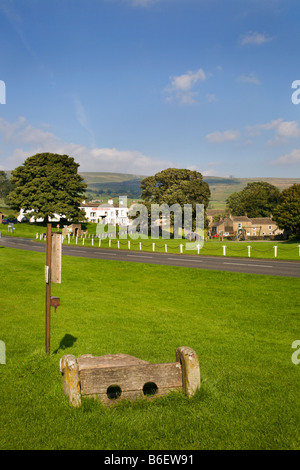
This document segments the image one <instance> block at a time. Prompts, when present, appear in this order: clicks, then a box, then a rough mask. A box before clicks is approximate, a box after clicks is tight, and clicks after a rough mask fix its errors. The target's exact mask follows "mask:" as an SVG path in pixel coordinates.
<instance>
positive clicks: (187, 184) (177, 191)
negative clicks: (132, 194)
mask: <svg viewBox="0 0 300 470" xmlns="http://www.w3.org/2000/svg"><path fill="white" fill-rule="evenodd" d="M140 187H141V189H142V193H141V197H142V200H143V202H144V204H145V205H146V206H147V208H148V212H149V214H150V210H151V204H159V205H161V204H167V205H168V206H170V207H171V206H172V205H173V204H179V205H180V207H181V208H182V209H184V204H191V205H192V214H193V220H195V216H196V205H197V204H203V205H204V209H207V206H208V203H209V199H210V189H209V185H208V184H207V183H206V182H205V181H203V176H202V174H201V173H199V172H198V171H192V170H187V169H177V168H168V169H166V170H163V171H160V172H159V173H156V174H155V175H154V176H148V177H147V178H144V179H143V180H142V181H141V185H140ZM171 220H172V219H171Z"/></svg>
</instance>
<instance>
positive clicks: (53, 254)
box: [45, 224, 62, 354]
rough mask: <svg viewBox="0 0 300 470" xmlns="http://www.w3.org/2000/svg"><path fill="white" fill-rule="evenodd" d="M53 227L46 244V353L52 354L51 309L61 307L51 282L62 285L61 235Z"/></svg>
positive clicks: (48, 227)
mask: <svg viewBox="0 0 300 470" xmlns="http://www.w3.org/2000/svg"><path fill="white" fill-rule="evenodd" d="M51 228H52V225H51V224H47V242H46V266H45V281H46V353H47V354H49V353H50V319H51V307H54V308H55V311H56V309H57V307H58V306H59V305H60V299H59V297H51V282H53V283H54V284H60V283H61V252H62V245H61V234H60V233H52V231H51Z"/></svg>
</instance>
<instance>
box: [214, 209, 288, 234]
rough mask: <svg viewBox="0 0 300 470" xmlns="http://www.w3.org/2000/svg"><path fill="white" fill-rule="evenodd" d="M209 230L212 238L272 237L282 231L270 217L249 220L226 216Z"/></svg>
mask: <svg viewBox="0 0 300 470" xmlns="http://www.w3.org/2000/svg"><path fill="white" fill-rule="evenodd" d="M210 228H211V235H212V236H214V235H218V236H223V237H228V236H231V237H232V236H234V237H237V238H238V237H239V236H241V235H245V236H247V237H262V236H268V237H273V236H275V235H280V234H282V233H283V230H280V229H279V228H278V227H277V224H276V222H275V221H274V220H273V219H272V216H271V215H270V217H259V218H249V217H248V216H247V215H244V216H232V215H231V214H228V215H227V216H226V217H224V218H223V219H221V220H220V221H219V222H215V223H212V224H211V226H210Z"/></svg>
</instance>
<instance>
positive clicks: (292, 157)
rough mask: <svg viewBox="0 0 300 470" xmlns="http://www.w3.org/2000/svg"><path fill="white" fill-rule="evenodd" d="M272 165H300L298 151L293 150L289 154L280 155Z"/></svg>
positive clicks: (299, 150) (299, 152)
mask: <svg viewBox="0 0 300 470" xmlns="http://www.w3.org/2000/svg"><path fill="white" fill-rule="evenodd" d="M271 164H272V165H295V164H300V149H294V150H292V151H291V152H290V153H287V154H285V155H282V156H281V157H279V158H277V160H274V161H273V162H271Z"/></svg>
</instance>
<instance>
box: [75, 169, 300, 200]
mask: <svg viewBox="0 0 300 470" xmlns="http://www.w3.org/2000/svg"><path fill="white" fill-rule="evenodd" d="M81 176H82V177H83V178H84V180H85V182H86V183H87V185H88V189H87V194H88V196H89V197H90V198H92V199H96V198H101V199H103V200H105V199H107V198H109V197H118V196H127V197H128V198H129V199H139V198H140V196H141V189H140V181H141V180H142V179H143V178H145V176H143V175H132V174H125V173H96V172H89V173H81ZM204 181H206V182H207V183H208V184H209V187H210V191H211V202H210V206H209V207H210V208H211V209H224V208H225V205H226V202H225V201H226V199H227V198H228V196H230V194H232V193H234V192H237V191H241V190H242V189H243V188H244V187H245V186H247V184H248V183H250V182H254V181H266V182H268V183H270V184H273V185H274V186H277V187H278V188H279V189H280V190H281V191H282V190H283V189H285V188H288V187H289V186H291V185H292V184H294V183H297V184H300V178H220V177H216V176H205V177H204Z"/></svg>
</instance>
